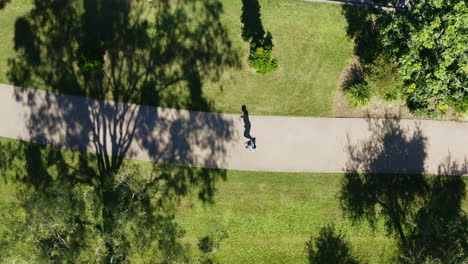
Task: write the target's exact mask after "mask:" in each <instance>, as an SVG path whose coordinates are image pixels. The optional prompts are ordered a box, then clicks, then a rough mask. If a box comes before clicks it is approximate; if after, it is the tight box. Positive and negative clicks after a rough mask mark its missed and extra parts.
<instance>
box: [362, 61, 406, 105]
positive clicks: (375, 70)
mask: <svg viewBox="0 0 468 264" xmlns="http://www.w3.org/2000/svg"><path fill="white" fill-rule="evenodd" d="M364 69H365V70H364V72H365V79H366V82H367V83H368V85H369V89H370V90H371V91H372V93H373V94H374V95H376V96H378V97H379V98H381V99H382V100H384V101H385V102H394V101H397V100H398V99H400V98H401V96H400V95H401V94H400V91H399V88H398V87H399V86H401V84H402V80H401V77H400V74H399V73H398V70H397V65H395V64H393V63H391V62H390V59H389V58H387V57H386V56H385V55H380V56H379V57H377V58H376V59H375V61H374V62H373V63H371V64H368V65H366V66H365V67H364Z"/></svg>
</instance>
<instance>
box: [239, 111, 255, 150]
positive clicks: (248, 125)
mask: <svg viewBox="0 0 468 264" xmlns="http://www.w3.org/2000/svg"><path fill="white" fill-rule="evenodd" d="M242 113H243V115H241V118H242V119H243V120H244V137H245V138H247V139H249V141H247V142H246V143H247V146H250V145H253V149H255V148H256V144H255V138H254V137H252V135H250V128H251V127H252V125H251V123H250V119H249V111H247V107H246V106H245V105H242Z"/></svg>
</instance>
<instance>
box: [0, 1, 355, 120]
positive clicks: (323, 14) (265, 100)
mask: <svg viewBox="0 0 468 264" xmlns="http://www.w3.org/2000/svg"><path fill="white" fill-rule="evenodd" d="M221 2H222V4H223V9H224V12H223V14H222V17H221V20H222V22H223V25H224V26H225V27H226V29H227V30H228V37H229V40H230V41H231V42H232V46H233V49H234V51H235V52H237V53H238V55H239V58H241V65H240V67H233V68H230V69H227V70H226V71H224V72H223V73H222V76H221V78H220V80H218V81H216V82H211V81H209V80H207V81H206V82H205V83H204V86H203V95H204V97H205V98H206V100H207V101H208V102H209V103H210V104H211V110H212V111H216V112H222V113H238V112H239V111H240V106H241V105H243V104H245V105H247V106H249V109H250V110H251V113H252V114H257V115H291V116H322V117H331V116H332V115H333V109H332V108H333V100H334V95H335V91H336V88H337V87H338V83H339V78H340V74H341V72H342V71H343V70H344V69H345V67H346V66H347V64H348V62H349V61H350V60H351V59H352V57H353V43H352V40H350V39H349V38H348V37H347V35H346V27H347V22H346V19H345V17H344V16H343V15H342V9H341V6H339V5H329V4H324V3H304V2H299V1H282V0H274V1H271V0H270V1H260V5H261V19H262V23H263V27H264V28H265V30H267V31H269V32H271V34H272V36H273V42H274V47H273V56H274V57H275V58H277V59H278V61H279V65H280V67H279V70H278V71H276V72H273V73H272V74H270V75H267V76H259V75H258V74H256V73H255V72H254V71H252V70H251V69H249V67H248V65H247V62H246V58H247V55H248V49H249V48H248V43H247V42H245V41H243V40H242V38H241V28H242V23H241V21H240V16H241V13H242V1H237V0H223V1H221ZM32 7H33V4H32V1H30V0H18V1H13V2H11V3H10V4H9V5H8V6H7V7H6V8H5V9H4V10H2V11H0V14H1V16H0V24H1V25H2V27H1V28H0V33H1V34H0V42H2V46H1V47H0V49H1V50H0V82H1V83H10V81H9V79H8V77H7V73H8V71H9V64H8V59H9V58H12V57H13V56H15V52H14V27H15V20H16V18H18V17H20V16H22V15H25V14H27V12H28V10H30V9H31V8H32ZM31 88H42V89H47V90H50V88H49V87H47V86H46V85H38V86H34V87H31ZM174 89H177V88H176V87H175V88H174ZM163 96H164V95H163ZM177 96H178V104H177V106H175V107H181V108H189V110H191V109H190V106H187V105H189V104H188V103H187V104H184V101H185V100H186V99H188V95H187V94H186V92H184V90H183V89H182V90H180V91H178V95H177ZM109 99H112V98H109ZM160 106H168V107H174V104H171V103H167V102H164V100H163V101H162V102H161V104H160Z"/></svg>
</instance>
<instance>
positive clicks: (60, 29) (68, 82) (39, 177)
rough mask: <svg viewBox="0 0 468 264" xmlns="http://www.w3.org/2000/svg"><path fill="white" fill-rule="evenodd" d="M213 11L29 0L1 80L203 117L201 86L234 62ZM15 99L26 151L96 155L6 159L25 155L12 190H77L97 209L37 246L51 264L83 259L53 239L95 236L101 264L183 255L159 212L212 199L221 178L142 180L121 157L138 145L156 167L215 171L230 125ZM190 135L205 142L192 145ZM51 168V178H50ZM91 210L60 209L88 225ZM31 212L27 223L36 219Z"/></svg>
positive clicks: (151, 176) (171, 171)
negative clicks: (24, 125)
mask: <svg viewBox="0 0 468 264" xmlns="http://www.w3.org/2000/svg"><path fill="white" fill-rule="evenodd" d="M221 13H222V5H221V3H219V2H217V1H208V0H199V1H185V0H181V1H179V2H177V3H176V2H174V1H157V2H156V3H152V4H150V5H149V4H147V3H146V2H145V1H130V0H121V1H114V0H99V1H95V0H85V1H83V3H82V1H68V0H66V1H65V0H59V1H42V0H41V1H39V0H38V1H35V7H34V9H33V10H32V11H31V13H30V14H29V15H28V16H26V17H22V18H19V19H18V20H17V21H16V27H15V49H16V50H17V51H18V52H20V54H21V55H19V56H18V57H17V58H15V59H13V60H11V61H10V62H9V65H10V71H9V76H10V79H11V80H12V81H13V82H14V84H15V85H19V86H30V87H36V86H37V85H46V86H47V87H49V88H50V90H51V91H53V92H57V93H64V94H72V95H79V96H84V97H92V98H96V99H101V100H103V99H105V98H108V96H109V94H110V95H112V99H113V100H115V101H119V102H132V103H137V104H142V105H145V104H146V105H160V104H161V103H164V105H168V106H172V107H176V108H179V107H188V108H191V109H196V110H201V111H210V110H213V109H212V106H211V104H210V103H209V102H208V101H207V100H206V99H205V98H204V97H203V94H202V85H203V82H204V80H206V79H216V78H218V77H219V75H220V73H221V72H222V71H223V69H224V68H227V67H236V66H237V65H238V57H237V54H236V53H235V52H234V51H233V50H232V49H231V44H230V41H229V39H228V37H227V33H226V31H225V28H224V27H223V25H222V24H221V22H220V21H219V16H220V14H221ZM181 87H186V88H187V91H188V93H189V98H188V99H181V98H180V97H179V96H178V94H180V93H181V92H182V91H183V88H181ZM16 99H17V100H18V101H20V102H22V103H24V104H25V105H27V106H28V107H29V108H30V109H31V117H30V120H29V123H28V128H29V134H30V138H31V139H32V140H33V141H34V142H37V143H43V144H52V145H58V146H64V147H68V148H72V149H77V150H81V151H86V150H87V151H92V152H95V153H96V154H87V153H84V152H83V153H81V154H77V155H78V157H76V160H75V161H74V162H70V161H69V160H68V159H66V158H64V157H63V156H64V154H63V153H62V151H61V150H58V149H50V148H47V147H44V146H40V145H34V144H20V147H19V149H18V151H17V152H16V153H13V152H12V154H18V155H20V153H22V154H21V155H24V160H25V161H26V164H25V167H26V168H27V172H25V174H24V177H20V178H21V181H22V182H24V183H26V184H27V185H29V186H32V187H34V188H33V189H34V190H36V192H35V193H36V194H37V195H39V196H41V197H42V196H44V197H49V196H50V195H52V194H50V193H49V192H52V191H54V190H55V191H56V192H60V193H67V192H68V193H73V190H75V189H76V188H81V187H80V186H88V187H89V188H92V190H93V191H92V192H93V195H94V197H95V199H96V204H97V205H96V207H95V208H94V209H96V208H98V209H96V210H97V211H98V212H96V214H97V215H100V216H99V217H97V218H94V219H93V221H97V222H98V223H96V224H93V225H92V226H88V224H87V223H88V221H89V219H84V218H83V219H82V218H80V217H78V220H76V219H68V220H67V221H66V223H67V224H70V225H71V224H72V223H76V221H78V226H80V227H81V228H78V229H73V228H70V230H68V229H67V228H65V229H63V230H60V231H58V233H59V234H58V236H55V235H57V234H55V235H54V236H53V235H51V237H48V238H44V240H43V241H42V242H43V243H42V242H41V243H42V247H43V248H44V249H45V251H46V252H49V251H50V252H52V251H53V250H55V248H57V247H59V248H60V250H59V254H58V255H57V256H56V257H54V259H53V260H54V261H58V262H66V261H65V260H66V258H68V257H70V254H71V252H73V250H75V251H76V252H77V253H74V254H75V255H77V254H79V252H84V251H85V250H89V248H87V247H86V246H84V245H83V244H81V245H79V242H77V244H76V247H71V246H70V244H67V243H65V242H63V241H62V240H63V239H61V238H62V236H71V237H77V236H81V235H83V236H85V235H90V234H96V232H97V233H100V234H101V235H102V239H104V241H105V250H104V251H105V252H106V253H105V254H103V255H102V256H101V257H102V260H103V262H106V263H120V262H122V261H124V260H125V259H126V257H127V256H128V255H131V254H133V253H131V252H132V249H133V248H134V247H142V248H141V249H147V250H156V251H158V250H159V251H160V252H162V253H161V254H162V256H163V258H164V259H166V260H168V261H169V260H171V259H173V260H174V261H181V259H183V258H184V254H182V253H181V252H179V251H180V250H182V247H181V246H180V245H178V244H177V243H178V242H177V238H178V237H179V236H180V231H178V229H177V226H176V225H175V224H174V223H172V219H173V217H172V216H171V215H170V213H169V212H166V211H165V210H164V208H165V207H164V206H165V205H166V202H167V201H173V200H174V199H177V197H179V196H182V195H185V194H186V193H187V192H188V191H189V190H190V188H195V187H196V188H198V190H199V197H200V198H201V199H202V200H203V201H212V199H213V195H214V190H215V185H214V184H215V182H216V181H217V180H219V179H225V177H226V172H225V171H224V170H210V169H190V168H177V167H173V166H169V167H165V166H160V165H155V166H154V167H153V168H152V170H150V171H141V169H139V168H133V167H131V166H130V167H129V166H127V165H125V162H124V159H123V158H124V156H125V157H130V158H131V157H135V156H136V155H137V153H136V152H135V150H134V149H132V147H131V146H132V144H135V143H138V144H139V145H140V146H141V147H142V148H143V149H145V150H146V151H147V153H148V155H150V157H151V158H152V159H153V160H154V161H177V160H184V161H186V164H191V163H193V162H194V161H198V162H199V163H200V162H201V163H202V164H205V165H206V166H207V167H218V166H220V163H222V157H223V154H224V152H225V150H224V148H223V144H222V142H223V141H225V140H229V139H230V138H231V136H232V133H233V131H232V125H231V124H230V122H229V121H226V120H224V119H223V118H222V117H221V116H219V115H213V116H212V117H209V118H207V117H205V116H203V115H201V114H199V113H190V114H188V115H187V116H182V117H181V118H180V119H178V120H176V121H175V122H172V121H171V120H165V117H163V116H161V115H160V113H161V112H160V111H155V109H154V108H151V107H145V106H139V105H127V104H121V103H110V102H106V101H93V100H89V99H86V98H82V97H67V96H62V95H56V94H52V93H42V92H36V91H30V90H26V89H19V88H18V89H17V90H16ZM161 131H166V133H167V135H168V137H167V139H166V141H160V140H159V139H158V138H157V137H156V136H157V135H158V133H159V132H161ZM195 131H203V133H204V134H203V136H202V137H198V138H195V139H193V134H192V133H195ZM193 146H197V147H198V148H201V149H202V150H203V151H208V152H210V153H211V155H210V157H209V158H207V160H200V159H202V158H203V157H199V156H198V155H196V153H195V151H194V149H193ZM212 157H216V159H213V158H212ZM51 166H54V167H56V168H57V169H58V170H59V172H60V173H58V174H57V176H55V175H54V174H53V173H51V172H50V168H51ZM52 196H53V195H52ZM44 199H45V198H44ZM63 199H69V200H67V202H65V203H64V204H82V203H83V202H84V201H83V200H80V199H81V198H79V197H78V198H77V197H73V196H70V195H65V196H64V198H63ZM50 202H51V203H60V202H61V201H60V200H57V199H55V200H54V199H51V200H50ZM56 206H57V207H60V205H59V204H57V205H56ZM130 207H131V208H134V210H135V211H132V210H133V209H132V210H130V211H129V208H130ZM28 208H29V207H28ZM99 208H100V209H99ZM88 209H89V208H88ZM88 209H87V208H85V207H83V206H72V208H64V209H63V210H65V211H66V210H69V211H70V213H71V214H72V215H78V216H83V217H85V215H86V213H85V211H83V212H81V211H80V210H88ZM80 212H81V213H80ZM29 213H31V217H32V216H33V213H35V211H34V210H33V211H29ZM142 214H143V215H146V216H144V217H143V216H141V215H142ZM99 219H101V220H99ZM118 219H121V220H122V221H123V222H122V221H120V222H119V221H118ZM124 219H127V220H124ZM155 219H156V220H155ZM159 220H160V221H159ZM158 221H159V222H158ZM125 222H129V223H133V224H135V228H137V230H139V231H138V233H141V239H142V241H146V242H147V243H146V244H144V243H143V245H140V244H138V243H136V242H135V241H129V240H128V239H130V237H131V236H133V235H131V234H129V233H124V231H121V229H122V228H124V229H125V228H126V226H125V225H123V226H122V223H125ZM143 229H144V230H143ZM158 229H160V230H162V231H158ZM88 231H89V232H88ZM143 231H144V232H143ZM165 231H167V232H169V233H165ZM142 232H143V233H144V234H143V233H142ZM62 233H63V234H62ZM152 236H153V237H152ZM163 242H164V243H165V244H164V245H163V244H162V243H163ZM135 243H136V244H135ZM158 243H161V244H158ZM137 244H138V245H137ZM80 246H83V248H82V249H83V251H80ZM143 253H144V251H143V250H142V252H141V254H143ZM72 255H73V254H72ZM85 262H86V261H85Z"/></svg>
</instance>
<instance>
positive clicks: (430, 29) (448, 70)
mask: <svg viewBox="0 0 468 264" xmlns="http://www.w3.org/2000/svg"><path fill="white" fill-rule="evenodd" d="M387 15H388V14H386V16H387ZM467 21H468V8H467V6H466V3H465V1H460V0H448V1H444V0H425V1H410V2H409V3H408V6H407V7H406V8H405V9H404V10H401V11H397V12H395V13H393V14H392V15H390V19H388V18H387V25H386V26H384V27H383V28H382V35H383V44H384V47H385V50H386V51H388V52H390V54H391V55H392V58H393V59H394V61H395V62H396V63H397V64H398V68H399V72H400V74H401V76H402V77H403V80H404V84H403V86H402V91H403V94H404V97H405V99H406V101H407V105H408V107H409V108H410V110H412V111H413V112H414V113H420V114H430V113H431V112H434V111H445V110H447V108H448V107H452V108H453V109H455V110H457V111H458V112H462V113H464V112H466V111H467V110H468V78H467V76H468V54H467V49H468V23H467Z"/></svg>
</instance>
